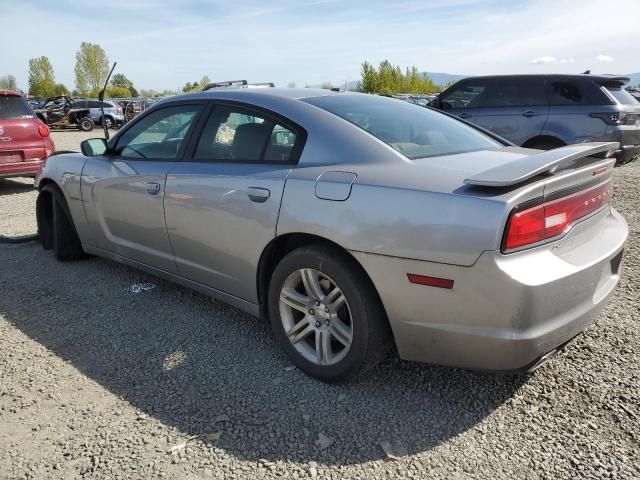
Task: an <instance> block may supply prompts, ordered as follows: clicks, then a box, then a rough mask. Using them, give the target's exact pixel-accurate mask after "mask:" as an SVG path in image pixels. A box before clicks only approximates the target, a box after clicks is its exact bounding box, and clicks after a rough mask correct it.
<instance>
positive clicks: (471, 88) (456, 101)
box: [440, 79, 487, 110]
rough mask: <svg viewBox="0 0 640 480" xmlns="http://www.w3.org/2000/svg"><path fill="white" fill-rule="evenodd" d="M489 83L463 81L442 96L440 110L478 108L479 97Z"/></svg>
mask: <svg viewBox="0 0 640 480" xmlns="http://www.w3.org/2000/svg"><path fill="white" fill-rule="evenodd" d="M486 87H487V82H486V81H485V80H480V79H478V80H463V81H462V82H458V83H457V84H456V85H454V86H453V87H451V89H450V90H447V91H446V92H444V93H442V94H441V95H440V108H442V109H443V110H452V109H456V110H457V109H461V108H473V107H477V104H476V103H477V101H478V97H480V95H482V92H484V90H485V88H486Z"/></svg>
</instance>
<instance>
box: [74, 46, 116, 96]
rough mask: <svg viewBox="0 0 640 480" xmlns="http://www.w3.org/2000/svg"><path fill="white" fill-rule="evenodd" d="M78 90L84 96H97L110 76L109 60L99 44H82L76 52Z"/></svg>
mask: <svg viewBox="0 0 640 480" xmlns="http://www.w3.org/2000/svg"><path fill="white" fill-rule="evenodd" d="M75 72H76V88H77V89H78V91H79V92H80V93H81V94H82V95H88V94H93V95H96V94H97V92H99V91H100V90H101V89H102V87H103V86H104V82H105V80H106V79H107V75H109V59H108V58H107V54H106V53H105V51H104V50H103V49H102V47H101V46H100V45H98V44H97V43H89V42H82V43H81V44H80V50H78V51H77V52H76V68H75Z"/></svg>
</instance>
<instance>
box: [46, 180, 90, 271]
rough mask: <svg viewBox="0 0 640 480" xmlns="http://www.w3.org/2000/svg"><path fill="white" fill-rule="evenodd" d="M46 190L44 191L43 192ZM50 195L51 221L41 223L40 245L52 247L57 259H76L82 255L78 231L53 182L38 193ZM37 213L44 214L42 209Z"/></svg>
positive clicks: (63, 199) (65, 203)
mask: <svg viewBox="0 0 640 480" xmlns="http://www.w3.org/2000/svg"><path fill="white" fill-rule="evenodd" d="M44 192H46V193H44ZM43 193H44V194H48V195H51V202H50V208H51V210H50V215H51V221H50V222H49V223H48V228H47V227H46V226H45V225H46V224H44V223H43V224H42V225H43V228H42V230H41V231H40V236H41V238H42V239H43V242H42V246H43V247H44V248H45V249H48V248H53V253H54V254H55V256H56V258H57V259H58V260H62V261H66V260H77V259H79V258H82V257H83V256H84V250H83V249H82V244H81V243H80V238H79V237H78V232H77V231H76V227H75V225H74V224H73V220H72V219H71V212H70V211H69V207H68V206H67V202H66V200H65V198H64V196H63V195H62V192H60V190H59V189H58V188H57V187H56V186H55V185H53V184H49V185H46V186H45V187H44V188H43V189H42V192H41V193H40V195H43ZM39 215H43V216H46V215H47V213H46V212H45V211H42V212H41V213H39Z"/></svg>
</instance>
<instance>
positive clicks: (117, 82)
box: [111, 73, 139, 98]
mask: <svg viewBox="0 0 640 480" xmlns="http://www.w3.org/2000/svg"><path fill="white" fill-rule="evenodd" d="M111 86H112V87H119V88H124V89H126V90H129V95H128V96H131V97H138V96H139V95H138V90H136V88H135V87H134V86H133V82H132V81H131V80H129V79H128V78H127V77H126V76H125V75H124V73H116V74H115V75H114V76H113V77H112V78H111ZM117 96H119V97H120V98H123V97H124V96H120V95H117Z"/></svg>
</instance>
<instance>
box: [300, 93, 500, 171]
mask: <svg viewBox="0 0 640 480" xmlns="http://www.w3.org/2000/svg"><path fill="white" fill-rule="evenodd" d="M304 101H305V102H307V103H310V104H312V105H315V106H316V107H319V108H322V109H324V110H326V111H328V112H330V113H332V114H334V115H337V116H338V117H340V118H342V119H344V120H347V121H348V122H351V123H353V124H354V125H357V126H358V127H360V128H362V129H363V130H365V131H367V132H369V133H370V134H371V135H373V136H374V137H376V138H378V139H379V140H381V141H383V142H384V143H386V144H387V145H389V146H390V147H391V148H393V149H394V150H396V151H398V152H399V153H401V154H402V155H404V156H405V157H407V158H410V159H412V160H415V159H418V158H424V157H431V156H436V155H451V154H455V153H463V152H470V151H474V150H492V149H496V148H499V147H501V146H502V145H501V144H499V143H498V142H496V141H494V140H493V139H491V138H490V137H488V136H487V135H484V134H483V133H481V132H479V131H477V130H475V129H473V128H471V127H469V126H468V125H465V124H464V123H462V122H460V121H459V120H455V119H453V118H451V117H449V116H447V115H444V114H442V113H439V112H437V111H435V110H431V109H428V108H424V107H420V106H418V105H413V104H411V103H408V102H405V101H403V100H395V99H391V98H386V97H378V96H375V95H327V96H324V97H314V98H307V99H305V100H304Z"/></svg>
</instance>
